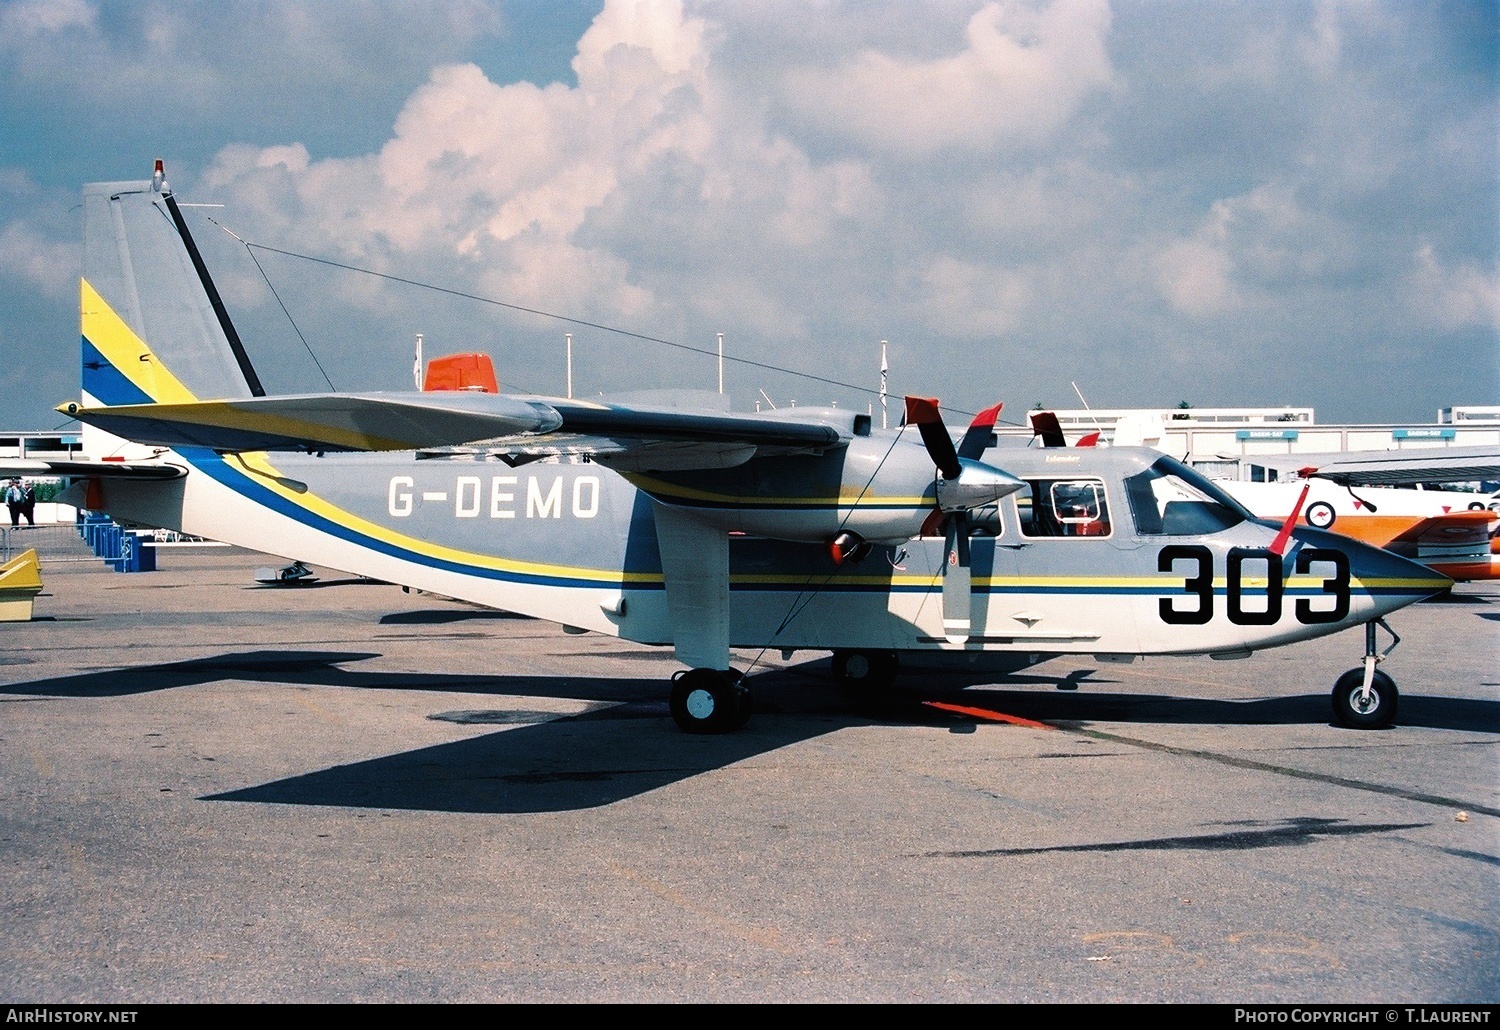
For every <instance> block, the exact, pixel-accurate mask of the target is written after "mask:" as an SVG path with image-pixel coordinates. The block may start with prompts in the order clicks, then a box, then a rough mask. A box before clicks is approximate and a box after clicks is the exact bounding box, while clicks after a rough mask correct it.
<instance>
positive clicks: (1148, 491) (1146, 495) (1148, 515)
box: [1125, 458, 1253, 536]
mask: <svg viewBox="0 0 1500 1030" xmlns="http://www.w3.org/2000/svg"><path fill="white" fill-rule="evenodd" d="M1125 497H1126V500H1127V501H1128V502H1129V503H1130V514H1131V517H1132V518H1133V519H1134V520H1135V531H1136V532H1137V533H1138V534H1140V535H1141V536H1203V535H1206V534H1209V533H1218V532H1221V531H1223V530H1226V529H1228V528H1230V527H1231V526H1237V525H1239V524H1240V523H1241V522H1244V521H1245V520H1246V519H1249V518H1252V517H1253V516H1251V514H1250V513H1249V512H1248V511H1246V510H1245V509H1244V508H1243V507H1241V506H1240V504H1239V503H1238V502H1237V501H1235V500H1234V499H1232V498H1231V497H1230V496H1229V495H1228V494H1226V493H1224V491H1222V490H1220V489H1219V488H1218V487H1216V486H1214V485H1213V483H1212V482H1210V481H1209V480H1207V479H1205V478H1204V477H1203V476H1201V475H1199V474H1198V473H1197V472H1194V471H1193V470H1192V469H1190V468H1188V467H1187V466H1186V465H1183V464H1182V463H1181V462H1178V461H1175V460H1173V459H1171V458H1160V459H1158V460H1157V461H1156V462H1155V463H1153V464H1152V466H1151V467H1150V468H1148V469H1147V470H1146V471H1144V472H1141V473H1138V474H1136V475H1134V476H1131V477H1130V478H1128V479H1126V480H1125Z"/></svg>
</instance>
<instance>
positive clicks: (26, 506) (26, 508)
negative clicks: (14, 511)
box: [21, 480, 36, 529]
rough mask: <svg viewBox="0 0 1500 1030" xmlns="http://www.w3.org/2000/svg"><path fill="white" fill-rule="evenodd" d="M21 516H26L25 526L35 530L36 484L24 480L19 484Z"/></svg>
mask: <svg viewBox="0 0 1500 1030" xmlns="http://www.w3.org/2000/svg"><path fill="white" fill-rule="evenodd" d="M21 514H22V515H25V516H26V524H27V525H29V526H30V527H31V528H32V529H35V528H36V484H35V483H28V482H25V481H24V480H23V481H22V483H21Z"/></svg>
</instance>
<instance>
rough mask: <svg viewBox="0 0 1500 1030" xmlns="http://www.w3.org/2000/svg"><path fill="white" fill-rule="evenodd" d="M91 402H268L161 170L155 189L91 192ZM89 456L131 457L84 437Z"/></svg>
mask: <svg viewBox="0 0 1500 1030" xmlns="http://www.w3.org/2000/svg"><path fill="white" fill-rule="evenodd" d="M83 249H84V259H83V282H82V287H81V303H80V311H81V316H82V317H81V329H82V346H81V366H82V367H81V370H80V371H81V385H82V393H83V403H84V404H85V405H89V404H149V403H161V402H173V401H187V400H194V399H197V400H209V399H229V398H237V397H251V396H260V395H262V394H264V392H265V391H264V390H263V389H262V388H261V384H260V380H259V378H258V377H257V376H256V374H255V369H254V368H253V367H251V364H250V360H249V357H248V356H247V355H246V353H245V349H244V347H243V346H242V345H241V343H240V339H239V335H238V334H237V333H236V332H235V329H234V325H233V323H232V322H231V321H230V319H229V314H228V312H227V311H226V310H225V309H224V305H223V302H222V301H221V300H220V298H219V293H218V290H217V289H216V288H215V287H214V284H213V280H212V279H211V278H210V277H209V274H208V269H207V268H206V267H205V266H204V264H203V259H202V257H201V256H200V255H199V253H198V248H197V245H196V244H195V243H194V242H193V238H192V235H191V234H190V233H189V232H188V228H187V224H186V222H184V220H183V217H182V212H181V210H180V209H179V208H178V206H177V202H176V201H175V200H174V199H173V198H172V192H171V188H170V187H169V186H168V185H167V184H166V182H165V181H164V178H163V175H162V167H161V162H160V161H158V162H157V166H156V175H155V176H154V177H153V178H152V179H151V180H150V181H147V182H105V183H91V184H89V185H87V186H85V187H84V188H83ZM84 435H85V440H84V451H85V453H88V454H91V455H95V456H102V455H104V454H116V455H118V454H123V453H125V451H126V450H129V449H132V448H128V447H127V445H125V442H124V441H122V440H119V439H118V438H117V437H112V436H110V435H109V434H106V433H103V432H102V431H101V430H96V429H90V428H87V427H86V428H85V433H84Z"/></svg>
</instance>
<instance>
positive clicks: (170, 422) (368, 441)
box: [58, 392, 849, 469]
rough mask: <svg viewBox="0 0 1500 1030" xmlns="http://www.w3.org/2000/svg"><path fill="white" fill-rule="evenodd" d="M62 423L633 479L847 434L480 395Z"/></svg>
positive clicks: (168, 438) (88, 410)
mask: <svg viewBox="0 0 1500 1030" xmlns="http://www.w3.org/2000/svg"><path fill="white" fill-rule="evenodd" d="M58 410H59V411H60V412H63V413H64V414H67V415H70V416H72V417H74V418H77V419H79V420H80V421H83V422H87V423H90V424H91V425H95V426H98V427H99V428H101V429H104V430H107V431H108V432H111V433H114V434H116V435H118V436H122V437H125V438H127V439H130V440H133V441H136V442H138V443H144V444H151V445H155V446H163V447H182V446H192V447H206V448H209V449H211V450H215V451H223V452H240V451H315V452H316V451H406V450H413V451H422V452H425V453H426V454H427V455H428V456H439V455H441V454H442V453H443V452H442V450H441V449H443V448H459V447H462V448H465V449H466V450H482V451H484V452H487V453H490V454H495V455H498V456H501V457H507V458H510V459H511V460H512V461H516V462H519V461H524V460H529V459H532V458H537V457H544V456H547V455H552V454H565V453H566V454H589V455H592V456H594V457H596V458H597V460H599V461H600V462H601V463H604V464H609V465H614V466H616V467H623V468H631V467H635V466H637V465H640V466H644V467H651V468H663V467H671V468H680V469H688V468H722V467H726V466H730V465H736V464H739V463H742V462H744V461H746V460H748V459H749V458H750V457H752V456H753V455H754V454H755V453H756V452H757V451H763V452H772V453H782V454H785V453H819V452H821V451H823V450H826V449H828V448H831V447H837V446H840V445H841V444H843V443H846V442H847V440H848V438H849V433H848V432H847V431H845V430H841V429H840V428H838V427H837V426H834V425H830V424H828V423H827V422H825V421H821V420H819V419H818V418H817V417H816V415H814V414H813V413H811V412H809V414H808V415H807V416H804V417H799V418H794V417H790V416H787V415H785V414H782V413H776V414H774V415H772V414H770V413H768V414H765V415H760V414H757V415H728V414H722V413H717V412H687V411H678V410H668V409H658V408H648V407H637V406H631V405H621V404H596V403H585V402H578V401H572V400H568V401H564V400H559V399H556V398H530V397H516V396H509V395H496V394H483V393H458V392H443V393H349V394H303V395H296V396H282V397H251V398H240V399H231V400H212V401H191V402H184V403H177V404H131V405H109V406H93V407H84V406H82V405H77V404H66V405H63V406H61V407H59V408H58Z"/></svg>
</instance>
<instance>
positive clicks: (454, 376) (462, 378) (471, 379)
mask: <svg viewBox="0 0 1500 1030" xmlns="http://www.w3.org/2000/svg"><path fill="white" fill-rule="evenodd" d="M443 390H459V391H467V392H470V393H499V392H500V386H499V384H498V383H497V382H496V380H495V366H494V363H493V362H491V361H490V356H489V355H488V354H449V355H447V356H446V357H441V358H433V359H432V360H431V361H429V362H428V363H427V375H426V376H425V377H424V378H423V380H422V392H423V393H436V392H439V391H443Z"/></svg>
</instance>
